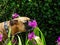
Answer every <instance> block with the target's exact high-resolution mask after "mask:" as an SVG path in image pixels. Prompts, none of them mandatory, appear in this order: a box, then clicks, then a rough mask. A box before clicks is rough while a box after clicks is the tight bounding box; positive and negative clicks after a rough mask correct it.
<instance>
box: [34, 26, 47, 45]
mask: <svg viewBox="0 0 60 45" xmlns="http://www.w3.org/2000/svg"><path fill="white" fill-rule="evenodd" d="M34 33H35V34H36V35H37V36H40V35H41V41H42V43H43V45H46V41H45V37H44V35H43V33H42V32H41V30H40V29H39V28H38V27H36V28H35V29H34ZM39 33H40V35H39Z"/></svg>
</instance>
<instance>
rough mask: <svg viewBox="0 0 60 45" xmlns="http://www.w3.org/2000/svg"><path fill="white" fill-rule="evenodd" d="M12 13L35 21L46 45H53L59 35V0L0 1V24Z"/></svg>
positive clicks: (9, 17) (8, 18)
mask: <svg viewBox="0 0 60 45" xmlns="http://www.w3.org/2000/svg"><path fill="white" fill-rule="evenodd" d="M13 13H18V14H19V15H20V16H27V17H29V18H31V19H36V21H37V22H38V26H39V28H40V29H41V31H42V32H43V34H44V36H45V39H46V43H47V45H55V44H56V39H57V37H58V36H59V35H60V0H0V22H3V21H7V20H10V19H11V16H12V14H13Z"/></svg>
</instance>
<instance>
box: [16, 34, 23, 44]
mask: <svg viewBox="0 0 60 45" xmlns="http://www.w3.org/2000/svg"><path fill="white" fill-rule="evenodd" d="M17 36H18V35H17ZM18 40H19V43H18V45H22V42H21V39H20V37H19V36H18Z"/></svg>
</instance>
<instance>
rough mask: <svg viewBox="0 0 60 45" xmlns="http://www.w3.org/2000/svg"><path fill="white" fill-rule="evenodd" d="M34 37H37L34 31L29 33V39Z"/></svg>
mask: <svg viewBox="0 0 60 45" xmlns="http://www.w3.org/2000/svg"><path fill="white" fill-rule="evenodd" d="M33 38H35V34H34V32H31V33H29V34H28V39H29V40H32V39H33Z"/></svg>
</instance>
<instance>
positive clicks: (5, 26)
mask: <svg viewBox="0 0 60 45" xmlns="http://www.w3.org/2000/svg"><path fill="white" fill-rule="evenodd" d="M4 28H5V31H6V33H7V34H8V26H7V22H6V21H5V22H4Z"/></svg>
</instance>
